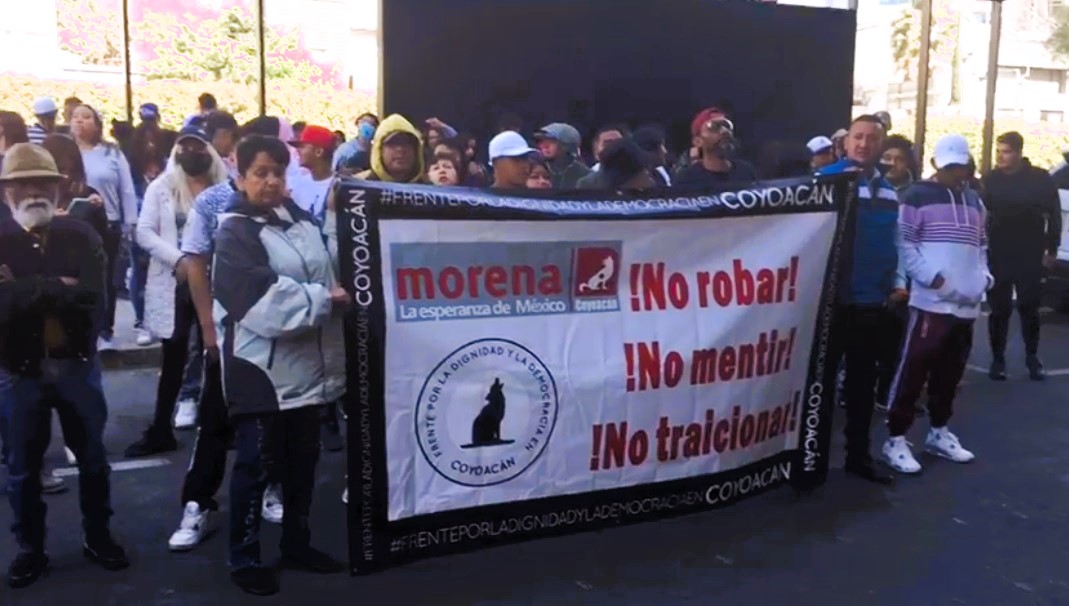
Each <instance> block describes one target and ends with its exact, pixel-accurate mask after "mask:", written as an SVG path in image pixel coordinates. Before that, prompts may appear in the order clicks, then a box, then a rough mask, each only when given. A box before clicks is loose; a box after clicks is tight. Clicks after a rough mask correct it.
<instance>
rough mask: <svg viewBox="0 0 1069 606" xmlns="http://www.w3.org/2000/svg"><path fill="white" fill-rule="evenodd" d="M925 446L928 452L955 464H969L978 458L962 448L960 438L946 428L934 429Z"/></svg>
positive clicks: (930, 432) (929, 433)
mask: <svg viewBox="0 0 1069 606" xmlns="http://www.w3.org/2000/svg"><path fill="white" fill-rule="evenodd" d="M924 446H925V448H927V450H928V452H930V453H932V454H934V455H936V456H940V457H943V458H944V459H949V460H951V461H954V462H955V463H968V462H969V461H972V460H973V459H975V458H976V455H974V454H973V453H971V452H969V451H968V450H965V449H964V448H962V447H961V442H959V441H958V436H956V435H954V434H952V433H950V430H949V429H947V428H946V427H938V428H936V427H933V428H932V429H931V430H930V431H929V432H928V439H927V440H925V441H924Z"/></svg>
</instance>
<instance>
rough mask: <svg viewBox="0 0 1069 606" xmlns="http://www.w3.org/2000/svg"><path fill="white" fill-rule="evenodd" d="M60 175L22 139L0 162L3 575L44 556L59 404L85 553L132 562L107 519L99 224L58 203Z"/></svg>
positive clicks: (42, 563)
mask: <svg viewBox="0 0 1069 606" xmlns="http://www.w3.org/2000/svg"><path fill="white" fill-rule="evenodd" d="M62 179H63V176H62V175H60V174H59V172H58V171H57V170H56V163H55V161H54V160H53V159H52V156H51V155H50V154H49V153H48V151H47V150H45V149H44V148H43V147H41V146H38V145H33V144H30V143H24V144H18V145H15V146H13V147H11V149H9V150H8V152H7V154H6V156H5V157H4V165H3V168H2V169H0V186H2V187H3V194H4V202H5V203H6V204H7V206H8V207H9V209H10V210H11V216H10V217H9V218H6V219H3V220H2V221H0V416H2V418H3V421H4V424H5V425H6V427H7V430H8V432H7V433H8V435H7V440H8V443H7V447H8V451H9V460H8V471H9V479H8V491H7V492H8V500H9V501H10V503H11V509H12V514H13V515H12V518H13V521H14V524H13V525H12V528H13V530H14V533H15V538H16V542H17V543H18V555H16V556H15V559H14V561H13V562H12V563H11V566H10V568H9V569H8V584H9V585H11V586H12V587H16V588H17V587H25V586H27V585H30V584H31V583H33V582H34V581H36V580H37V579H38V578H39V577H40V576H41V575H42V574H43V573H44V572H45V570H46V569H47V568H48V556H47V555H46V553H45V511H46V508H45V505H44V502H43V501H42V500H41V466H42V459H43V458H44V454H45V450H46V449H47V448H48V443H49V438H50V433H51V428H52V415H51V410H50V408H51V407H52V406H55V408H56V410H57V412H58V413H59V415H60V419H61V425H62V427H63V428H64V430H65V431H69V432H70V435H64V438H65V441H66V443H67V445H68V446H69V447H70V449H71V450H72V451H73V452H74V455H75V457H76V458H77V460H78V471H79V478H78V485H79V488H80V490H81V499H80V502H81V508H82V518H83V519H82V527H83V528H84V530H85V534H84V536H83V540H82V553H83V554H84V555H85V557H86V558H87V559H89V560H90V561H91V562H93V563H95V564H97V565H99V566H101V567H103V568H105V569H108V570H121V569H123V568H126V567H127V566H128V565H129V561H128V560H127V558H126V552H125V551H124V550H123V548H122V547H120V546H119V545H118V544H116V543H115V541H114V539H112V536H111V532H110V530H109V519H110V518H111V514H112V512H111V505H110V500H111V499H110V492H111V489H110V483H109V481H108V473H109V471H110V468H109V466H108V461H107V456H106V453H105V451H104V444H103V433H104V423H105V421H106V420H107V414H108V413H107V404H106V403H105V400H104V390H103V386H102V384H101V370H100V362H99V357H98V356H97V352H96V342H97V335H98V334H99V332H100V329H101V325H102V323H103V319H104V313H103V312H104V291H105V267H106V259H105V255H104V248H103V245H102V243H101V240H100V236H98V235H97V234H96V232H95V231H93V228H92V227H91V226H90V225H89V223H86V222H85V221H81V220H78V219H74V218H68V217H66V216H60V215H61V213H57V211H56V201H57V199H58V196H59V190H58V185H59V182H60V181H61V180H62Z"/></svg>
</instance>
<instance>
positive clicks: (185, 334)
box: [126, 125, 227, 457]
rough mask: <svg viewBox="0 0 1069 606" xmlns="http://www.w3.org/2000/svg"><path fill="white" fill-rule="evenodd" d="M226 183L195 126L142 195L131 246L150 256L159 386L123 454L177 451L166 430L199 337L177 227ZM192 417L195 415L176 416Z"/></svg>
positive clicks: (148, 290) (148, 304)
mask: <svg viewBox="0 0 1069 606" xmlns="http://www.w3.org/2000/svg"><path fill="white" fill-rule="evenodd" d="M226 179H227V172H226V166H225V165H224V164H223V161H222V159H221V158H220V157H219V155H218V154H217V153H216V152H215V150H214V149H213V148H212V146H211V145H210V144H209V142H208V136H207V134H206V133H205V132H204V131H203V130H202V128H201V127H200V126H197V125H194V126H187V127H185V128H183V129H182V132H181V133H180V134H179V136H178V141H177V142H176V143H175V146H174V149H173V150H172V152H171V158H170V161H169V162H168V165H167V169H166V170H165V171H164V173H163V174H162V175H161V176H160V177H159V178H158V179H156V180H155V181H153V182H152V183H151V184H150V185H149V187H148V189H147V190H146V191H145V200H144V202H143V203H142V206H141V215H140V217H139V218H138V221H137V232H136V235H137V243H138V245H140V246H141V248H143V249H144V250H145V251H146V252H147V253H148V254H149V256H150V260H149V270H148V280H147V282H146V285H145V328H146V329H148V330H149V331H150V332H152V334H153V335H154V336H155V337H157V338H159V339H161V340H162V342H163V352H162V353H163V356H162V358H163V359H162V362H161V368H160V381H159V385H158V387H157V389H156V411H155V415H154V418H153V421H152V425H150V426H149V428H148V429H147V430H146V431H145V434H144V435H143V436H142V438H141V439H140V440H138V441H137V442H135V443H134V444H132V445H130V447H129V448H127V449H126V456H127V457H142V456H147V455H151V454H156V453H161V452H169V451H172V450H175V449H176V448H177V442H176V441H175V438H174V433H173V431H172V430H171V417H172V415H173V414H174V408H175V400H176V399H177V397H178V392H179V390H180V389H181V387H182V376H183V371H184V369H185V366H186V358H187V356H188V353H189V337H190V331H194V334H195V335H197V336H198V337H199V335H200V328H199V325H198V323H197V314H196V310H195V309H194V307H193V300H192V298H191V297H190V294H189V286H188V285H187V284H186V275H185V266H184V264H182V263H181V260H182V252H181V250H180V249H179V243H180V241H181V235H182V228H183V227H184V226H185V223H186V217H187V216H188V214H189V213H190V212H191V211H192V209H193V200H194V199H195V198H196V197H197V195H198V194H200V192H202V191H204V190H205V189H207V188H209V187H211V186H213V185H216V184H217V183H221V182H223V181H225V180H226ZM179 414H180V416H183V417H186V418H192V417H195V410H186V411H180V412H179Z"/></svg>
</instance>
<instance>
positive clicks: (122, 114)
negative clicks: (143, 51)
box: [0, 74, 375, 132]
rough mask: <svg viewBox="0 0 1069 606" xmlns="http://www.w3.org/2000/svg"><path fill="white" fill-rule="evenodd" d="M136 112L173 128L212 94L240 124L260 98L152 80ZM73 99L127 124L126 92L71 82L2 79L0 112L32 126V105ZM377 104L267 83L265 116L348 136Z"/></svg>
mask: <svg viewBox="0 0 1069 606" xmlns="http://www.w3.org/2000/svg"><path fill="white" fill-rule="evenodd" d="M133 92H134V107H135V110H134V111H135V116H134V118H135V121H136V120H137V116H136V111H137V110H136V108H137V106H138V105H140V104H141V103H147V102H152V103H155V104H157V105H158V106H159V107H160V111H161V113H162V114H163V115H162V121H163V124H164V125H166V126H168V127H171V128H177V127H179V126H181V124H182V119H183V118H184V117H185V116H186V115H187V114H189V113H192V112H193V111H194V110H195V108H196V104H197V97H198V96H199V95H200V94H201V93H203V92H210V93H212V94H213V95H215V97H216V99H218V101H219V107H220V108H222V109H224V110H227V111H229V112H231V113H233V114H234V116H235V117H236V118H237V119H238V122H244V121H245V120H249V119H252V118H254V117H256V115H257V114H258V112H259V100H258V92H257V90H256V88H255V87H253V86H245V85H241V84H229V83H223V82H211V83H200V82H185V81H173V80H153V81H149V82H145V83H143V84H136V85H135V86H134V91H133ZM72 95H73V96H77V97H78V98H79V99H81V100H82V101H84V102H86V103H88V104H90V105H92V106H93V107H95V108H96V109H97V110H99V111H100V112H101V113H103V114H104V119H105V122H109V121H110V120H112V119H113V118H117V119H125V118H126V88H125V87H124V86H123V85H121V84H120V85H106V84H101V83H94V82H77V81H70V80H42V79H38V78H32V77H28V76H18V75H13V74H0V109H6V110H10V111H15V112H18V113H20V114H23V116H25V117H26V119H27V123H29V124H32V121H33V116H32V113H33V112H32V110H31V108H32V107H33V101H34V99H36V98H38V97H44V96H51V97H52V98H54V99H55V100H56V103H57V104H60V103H62V102H63V99H64V98H66V97H69V96H72ZM374 107H375V99H374V97H373V96H371V95H368V94H361V93H356V92H351V91H339V90H335V89H333V88H331V87H329V86H325V85H316V84H309V83H298V82H280V83H268V86H267V110H268V113H271V114H274V115H278V114H281V115H283V116H284V117H285V118H286V119H288V120H290V121H291V122H292V121H297V120H303V121H305V122H308V123H309V124H319V125H322V126H327V127H329V128H331V129H332V130H342V131H345V132H351V131H352V125H353V120H354V119H355V118H356V116H358V115H360V114H361V113H363V112H365V111H374Z"/></svg>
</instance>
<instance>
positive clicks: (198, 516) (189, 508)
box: [167, 501, 215, 551]
mask: <svg viewBox="0 0 1069 606" xmlns="http://www.w3.org/2000/svg"><path fill="white" fill-rule="evenodd" d="M214 513H215V512H213V511H201V509H200V505H198V504H197V503H196V502H194V501H190V502H188V503H186V510H185V511H184V512H183V513H182V521H181V522H180V523H179V524H178V530H176V531H174V534H172V535H171V539H170V540H169V541H167V547H169V548H170V549H171V551H189V550H190V549H193V548H194V547H196V546H197V545H198V544H199V543H200V542H201V541H203V540H204V539H205V538H206V537H207V536H208V535H209V534H211V533H212V531H213V530H215V524H214V522H215V516H214V515H213V514H214Z"/></svg>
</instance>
